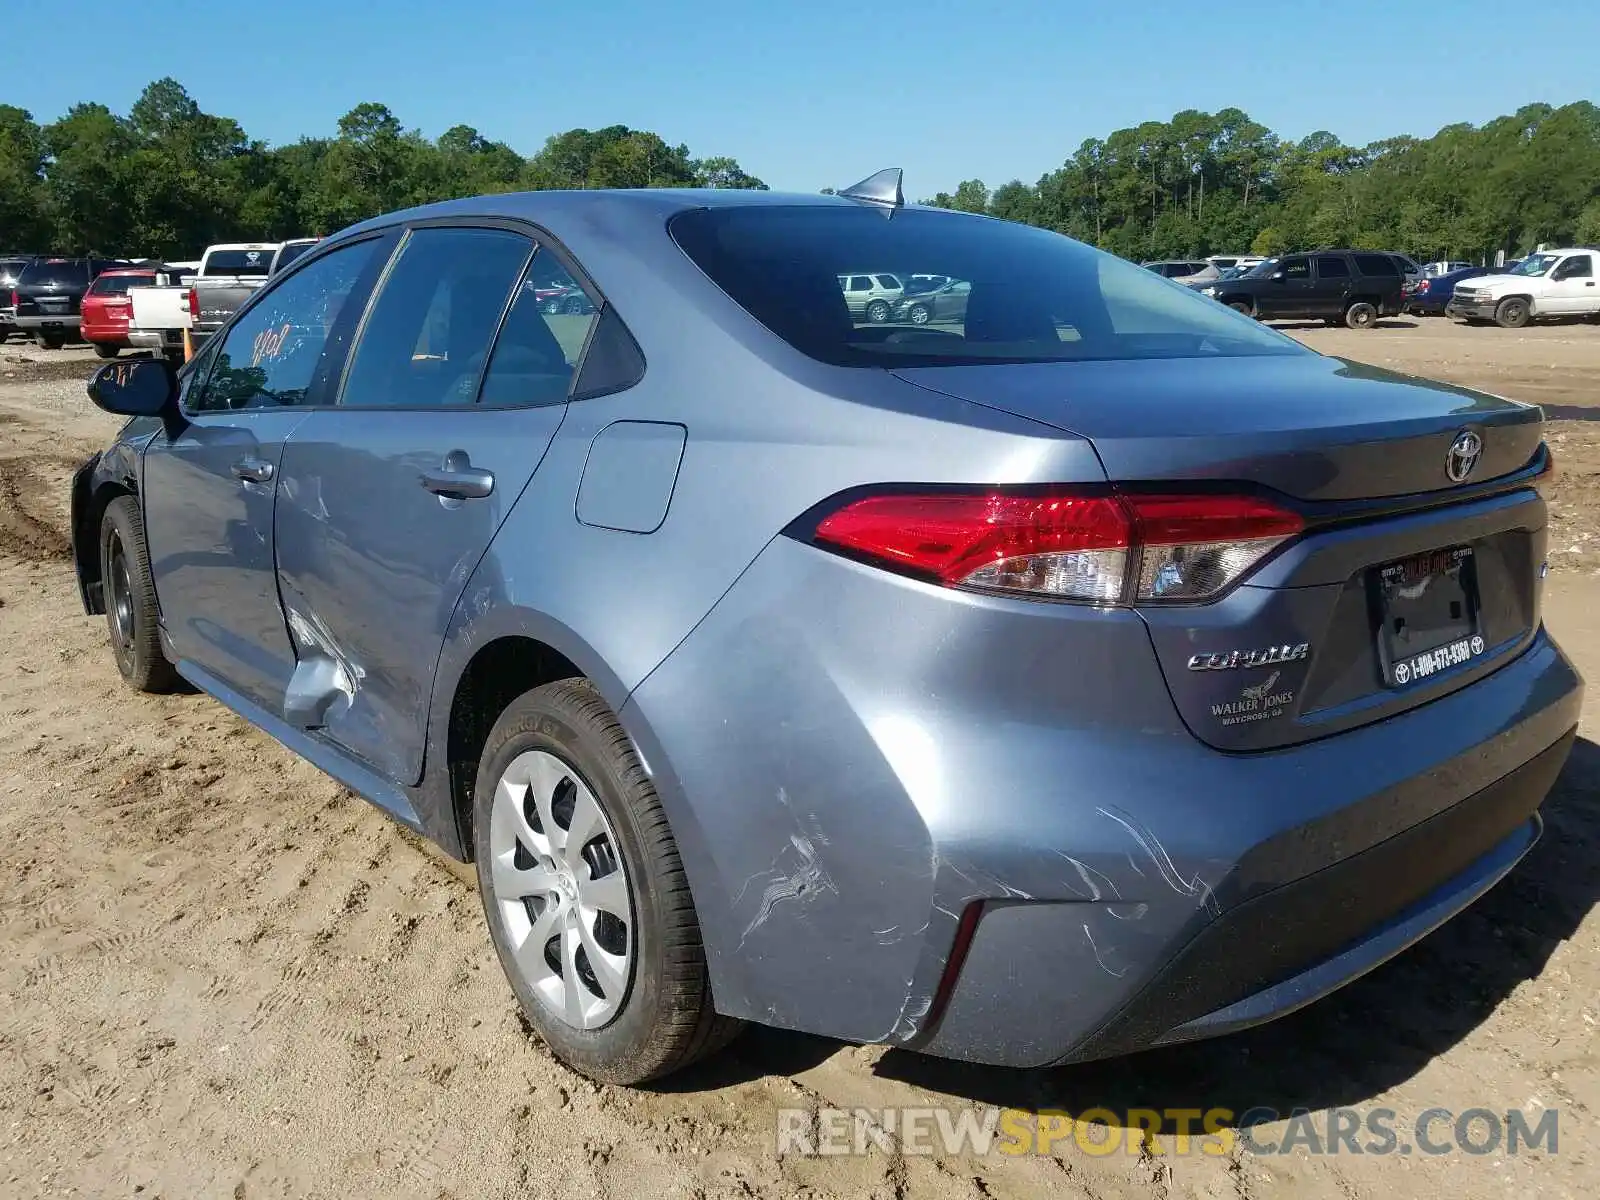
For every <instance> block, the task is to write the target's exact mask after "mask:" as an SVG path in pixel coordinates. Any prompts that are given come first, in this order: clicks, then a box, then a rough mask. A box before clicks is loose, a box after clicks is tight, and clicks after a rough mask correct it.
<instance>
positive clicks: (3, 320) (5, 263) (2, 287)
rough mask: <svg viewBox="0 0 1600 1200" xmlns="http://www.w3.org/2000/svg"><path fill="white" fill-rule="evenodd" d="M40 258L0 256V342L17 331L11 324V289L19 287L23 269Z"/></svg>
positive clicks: (11, 255) (16, 255)
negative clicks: (18, 281) (18, 282)
mask: <svg viewBox="0 0 1600 1200" xmlns="http://www.w3.org/2000/svg"><path fill="white" fill-rule="evenodd" d="M38 257H39V256H38V255H37V254H0V342H3V341H5V340H6V339H7V338H8V337H10V336H11V335H12V334H13V333H15V332H16V331H17V330H16V326H14V325H12V323H11V289H12V288H14V287H16V286H17V276H19V275H21V274H22V268H23V267H25V266H27V265H28V264H29V263H31V262H32V261H33V260H34V259H36V258H38Z"/></svg>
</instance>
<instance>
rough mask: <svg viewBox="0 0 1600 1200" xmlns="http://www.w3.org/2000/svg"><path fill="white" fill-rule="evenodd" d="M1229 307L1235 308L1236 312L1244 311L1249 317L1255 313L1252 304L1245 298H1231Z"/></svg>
mask: <svg viewBox="0 0 1600 1200" xmlns="http://www.w3.org/2000/svg"><path fill="white" fill-rule="evenodd" d="M1228 307H1229V308H1231V309H1233V311H1234V312H1236V313H1242V314H1244V315H1245V316H1247V317H1251V316H1254V315H1255V313H1254V311H1253V310H1252V309H1251V308H1250V305H1249V304H1248V303H1247V302H1246V301H1244V300H1229V301H1228Z"/></svg>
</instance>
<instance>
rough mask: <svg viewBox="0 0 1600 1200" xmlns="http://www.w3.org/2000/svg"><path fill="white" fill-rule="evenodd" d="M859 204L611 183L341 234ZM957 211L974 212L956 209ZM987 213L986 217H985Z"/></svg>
mask: <svg viewBox="0 0 1600 1200" xmlns="http://www.w3.org/2000/svg"><path fill="white" fill-rule="evenodd" d="M799 205H804V206H811V207H817V208H859V207H863V202H862V201H859V200H851V199H848V198H847V197H844V196H824V195H821V194H813V193H811V192H763V191H756V190H754V189H746V188H608V189H604V190H601V189H591V190H581V189H577V190H571V191H561V190H551V191H541V192H500V193H495V194H492V195H487V196H469V197H466V198H463V199H460V200H441V201H439V202H438V203H436V204H424V205H420V206H419V207H416V208H407V209H401V210H399V211H397V212H391V213H385V214H383V215H382V216H378V217H373V218H371V219H370V220H366V221H362V222H361V223H360V224H358V225H352V226H351V227H350V228H349V229H346V230H342V231H341V234H348V233H354V232H356V231H358V230H366V229H378V228H382V227H383V226H386V225H394V224H398V223H400V222H403V221H419V220H427V219H428V218H430V217H501V218H511V219H513V220H523V221H531V222H533V223H534V224H538V225H542V224H546V223H560V222H562V221H569V220H582V219H583V218H584V216H585V215H586V214H591V213H594V212H597V211H600V210H610V211H612V212H617V211H622V212H627V213H630V214H631V215H634V216H637V217H641V218H650V219H654V218H660V219H661V220H666V219H667V218H670V217H673V216H676V215H677V214H678V213H680V212H687V211H689V210H690V209H696V208H793V207H795V206H799ZM905 207H906V208H908V209H909V208H915V209H922V210H925V211H929V212H945V211H947V210H945V209H936V208H929V207H928V206H926V205H918V204H907V205H905ZM950 215H951V216H953V217H956V216H971V215H972V214H970V213H955V212H951V213H950ZM980 219H981V218H980Z"/></svg>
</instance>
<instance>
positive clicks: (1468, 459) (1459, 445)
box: [1444, 429, 1483, 483]
mask: <svg viewBox="0 0 1600 1200" xmlns="http://www.w3.org/2000/svg"><path fill="white" fill-rule="evenodd" d="M1482 453H1483V439H1482V438H1481V437H1479V436H1478V435H1477V434H1475V433H1473V432H1472V430H1470V429H1463V430H1462V431H1461V432H1460V433H1458V434H1456V440H1455V441H1453V442H1451V443H1450V452H1449V453H1448V454H1446V455H1445V456H1444V473H1445V474H1446V475H1448V476H1450V482H1451V483H1460V482H1461V481H1462V480H1464V479H1466V477H1467V476H1468V475H1471V474H1472V468H1473V467H1475V466H1477V465H1478V456H1479V455H1481V454H1482Z"/></svg>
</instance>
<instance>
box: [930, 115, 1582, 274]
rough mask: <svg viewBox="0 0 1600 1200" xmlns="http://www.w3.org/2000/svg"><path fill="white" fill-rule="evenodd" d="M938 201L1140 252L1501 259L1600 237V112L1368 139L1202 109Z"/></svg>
mask: <svg viewBox="0 0 1600 1200" xmlns="http://www.w3.org/2000/svg"><path fill="white" fill-rule="evenodd" d="M931 203H933V204H937V205H940V206H941V207H946V208H957V209H963V210H966V211H969V212H983V213H989V214H992V215H994V216H997V217H1004V218H1007V219H1009V220H1013V221H1025V222H1027V223H1029V224H1032V225H1042V226H1045V227H1047V228H1050V229H1055V230H1059V231H1060V232H1062V233H1066V234H1070V235H1071V236H1073V237H1076V238H1079V239H1082V240H1083V241H1087V242H1092V243H1094V244H1096V245H1099V246H1101V247H1103V248H1105V249H1107V250H1111V251H1114V252H1115V253H1117V254H1121V255H1123V256H1125V257H1127V258H1133V259H1150V258H1188V257H1194V256H1197V255H1204V254H1211V253H1228V252H1232V253H1245V252H1253V253H1256V254H1281V253H1282V252H1284V251H1285V250H1291V249H1309V248H1312V247H1316V246H1347V247H1352V248H1356V249H1374V250H1376V249H1384V250H1399V251H1404V252H1408V253H1411V254H1413V255H1415V256H1417V257H1420V258H1422V259H1424V260H1429V259H1444V258H1450V259H1467V260H1492V257H1493V255H1494V254H1495V252H1496V251H1502V250H1503V251H1505V252H1506V253H1507V254H1508V255H1516V254H1520V253H1522V252H1524V251H1527V250H1530V249H1532V248H1533V247H1534V246H1535V245H1538V244H1540V243H1546V244H1556V243H1572V242H1578V243H1594V242H1600V109H1597V108H1596V107H1595V105H1593V104H1591V103H1589V102H1588V101H1580V102H1578V103H1575V104H1568V105H1565V106H1563V107H1561V108H1554V107H1552V106H1550V105H1548V104H1529V105H1525V106H1524V107H1522V108H1519V109H1518V110H1517V111H1516V112H1515V113H1514V114H1512V115H1510V116H1504V117H1499V118H1497V119H1495V120H1493V121H1489V122H1488V123H1487V124H1484V125H1482V126H1473V125H1468V124H1458V125H1449V126H1446V127H1445V128H1443V129H1441V130H1440V131H1439V132H1438V133H1436V134H1434V135H1433V136H1432V137H1429V138H1416V137H1396V138H1388V139H1386V140H1384V141H1379V142H1373V143H1372V144H1370V145H1367V146H1360V147H1356V146H1347V145H1345V144H1344V143H1343V142H1341V141H1340V140H1339V139H1338V138H1337V137H1336V136H1334V135H1333V134H1331V133H1328V132H1326V131H1320V132H1317V133H1313V134H1311V135H1310V136H1308V137H1305V138H1302V139H1301V140H1299V141H1290V140H1287V139H1284V138H1280V137H1278V136H1277V135H1276V134H1274V133H1273V132H1272V131H1271V130H1270V129H1268V128H1266V126H1264V125H1261V124H1260V123H1258V122H1256V121H1253V120H1251V118H1250V117H1249V115H1248V114H1246V113H1244V112H1242V111H1241V110H1239V109H1237V108H1226V109H1223V110H1222V111H1221V112H1217V113H1205V112H1198V111H1195V110H1193V109H1190V110H1188V111H1185V112H1181V113H1178V114H1177V115H1175V116H1174V117H1173V118H1172V120H1170V121H1146V122H1144V123H1143V124H1141V125H1136V126H1133V127H1131V128H1127V129H1119V130H1117V131H1116V132H1115V133H1113V134H1111V135H1110V136H1109V137H1106V138H1104V139H1101V138H1090V139H1089V140H1087V141H1085V142H1084V143H1083V144H1082V145H1081V146H1079V147H1078V149H1077V150H1076V151H1075V152H1074V153H1073V155H1072V157H1071V158H1069V159H1067V161H1066V162H1065V163H1063V164H1062V165H1061V167H1060V168H1059V169H1057V170H1055V171H1051V172H1049V173H1048V174H1046V175H1045V176H1044V177H1043V178H1041V179H1040V180H1039V181H1038V182H1037V183H1035V184H1033V185H1031V186H1030V185H1028V184H1026V183H1023V182H1022V181H1021V180H1013V181H1012V182H1010V183H1007V184H1004V185H1003V186H1001V187H998V188H995V189H994V190H992V191H991V190H990V189H989V188H988V187H987V186H985V184H984V183H983V182H982V181H981V180H977V179H970V180H967V181H965V182H964V183H962V184H961V185H960V187H958V188H957V189H956V190H955V192H954V193H943V192H941V193H940V194H939V195H937V196H935V197H934V198H933V200H932V201H931Z"/></svg>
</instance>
